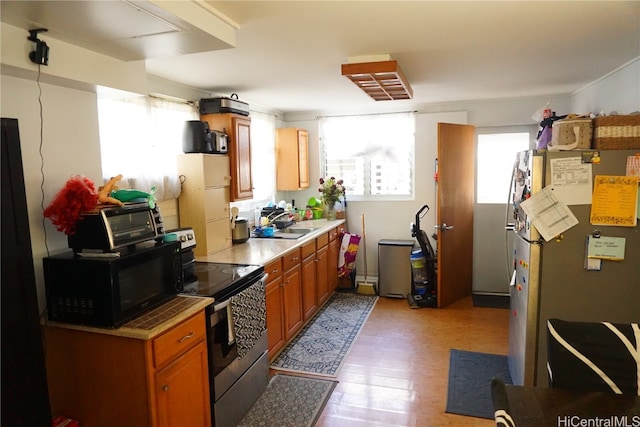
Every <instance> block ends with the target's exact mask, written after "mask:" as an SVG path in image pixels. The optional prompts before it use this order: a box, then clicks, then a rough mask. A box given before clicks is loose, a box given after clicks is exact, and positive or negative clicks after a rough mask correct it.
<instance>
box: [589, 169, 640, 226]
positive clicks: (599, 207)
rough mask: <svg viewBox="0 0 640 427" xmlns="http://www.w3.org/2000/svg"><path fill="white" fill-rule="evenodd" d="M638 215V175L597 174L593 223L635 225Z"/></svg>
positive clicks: (594, 182)
mask: <svg viewBox="0 0 640 427" xmlns="http://www.w3.org/2000/svg"><path fill="white" fill-rule="evenodd" d="M637 216H638V177H637V176H609V175H596V177H595V179H594V180H593V197H592V198H591V215H590V217H589V220H590V221H591V224H593V225H613V226H620V227H635V226H636V224H637Z"/></svg>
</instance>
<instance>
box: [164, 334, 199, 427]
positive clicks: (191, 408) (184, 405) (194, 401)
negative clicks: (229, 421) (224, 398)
mask: <svg viewBox="0 0 640 427" xmlns="http://www.w3.org/2000/svg"><path fill="white" fill-rule="evenodd" d="M155 384H156V390H155V395H156V404H157V413H158V418H157V420H158V423H157V425H158V426H159V427H172V426H178V425H180V426H208V425H209V422H210V421H209V420H210V415H209V414H210V412H211V409H210V405H211V403H210V402H209V401H208V400H206V401H205V400H203V399H199V398H197V395H196V397H195V398H194V396H193V391H192V390H194V389H199V390H205V389H207V390H208V388H209V379H208V370H207V346H206V344H205V342H204V341H201V342H200V344H197V345H196V346H195V347H194V348H193V349H191V350H190V351H189V352H187V353H186V354H185V355H184V356H182V357H180V358H178V359H176V360H175V361H173V362H172V363H171V364H169V365H168V366H167V367H165V368H163V369H162V370H160V371H158V373H156V378H155ZM208 396H209V394H208V393H207V399H208Z"/></svg>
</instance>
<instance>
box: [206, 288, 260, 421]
mask: <svg viewBox="0 0 640 427" xmlns="http://www.w3.org/2000/svg"><path fill="white" fill-rule="evenodd" d="M209 307H211V306H209ZM208 321H209V325H208V326H209V327H208V328H207V334H208V336H207V340H208V343H207V345H208V346H209V372H210V376H211V378H210V383H211V400H212V408H213V414H212V415H213V419H214V420H215V424H214V425H215V426H216V427H232V426H235V425H237V423H238V422H239V421H240V419H241V418H242V417H243V416H244V414H245V413H246V412H247V411H248V410H249V408H251V406H252V405H253V404H254V403H255V401H256V400H257V399H258V397H259V395H260V394H261V393H262V391H263V390H264V389H265V388H266V386H267V383H268V382H269V360H268V353H267V329H266V305H265V296H264V276H263V278H261V279H259V280H258V281H256V282H255V283H253V284H252V285H250V286H249V287H246V288H244V290H243V291H241V292H240V293H238V294H235V295H233V296H231V297H230V298H228V299H226V300H224V301H222V302H218V303H217V304H214V306H213V309H212V310H211V312H210V313H208Z"/></svg>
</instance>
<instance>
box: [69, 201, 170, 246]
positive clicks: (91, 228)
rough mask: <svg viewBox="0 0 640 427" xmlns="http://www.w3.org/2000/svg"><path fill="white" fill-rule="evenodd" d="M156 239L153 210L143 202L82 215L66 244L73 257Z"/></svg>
mask: <svg viewBox="0 0 640 427" xmlns="http://www.w3.org/2000/svg"><path fill="white" fill-rule="evenodd" d="M157 237H158V228H157V225H156V221H155V218H154V214H153V210H152V209H151V208H150V207H149V204H148V203H146V202H144V203H127V204H125V205H124V206H105V207H99V208H97V209H94V210H92V211H88V212H83V213H82V214H81V216H80V219H79V220H78V222H77V223H76V232H75V233H74V234H70V235H69V236H68V237H67V240H68V244H69V247H70V248H71V249H73V251H74V252H76V253H78V252H82V250H83V249H93V250H102V251H105V252H110V251H114V250H116V249H119V248H122V247H126V246H129V245H134V244H136V243H140V242H144V241H147V240H152V239H155V238H157Z"/></svg>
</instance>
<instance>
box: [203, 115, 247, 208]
mask: <svg viewBox="0 0 640 427" xmlns="http://www.w3.org/2000/svg"><path fill="white" fill-rule="evenodd" d="M200 120H202V121H206V122H207V123H208V124H209V129H212V130H221V131H225V132H226V133H227V135H229V159H230V164H231V201H232V202H235V201H237V200H247V199H251V198H253V180H252V175H251V119H250V118H249V117H247V116H242V115H239V114H232V113H225V114H202V115H201V116H200Z"/></svg>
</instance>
